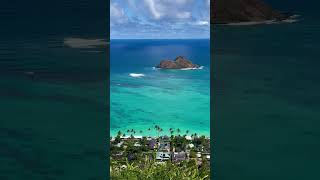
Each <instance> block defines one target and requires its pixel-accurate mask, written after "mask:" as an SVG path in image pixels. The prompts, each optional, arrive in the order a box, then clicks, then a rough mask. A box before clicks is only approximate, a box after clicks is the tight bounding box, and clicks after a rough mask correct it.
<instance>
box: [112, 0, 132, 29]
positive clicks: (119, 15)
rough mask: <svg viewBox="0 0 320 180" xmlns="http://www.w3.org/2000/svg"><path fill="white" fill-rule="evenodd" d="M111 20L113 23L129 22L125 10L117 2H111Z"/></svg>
mask: <svg viewBox="0 0 320 180" xmlns="http://www.w3.org/2000/svg"><path fill="white" fill-rule="evenodd" d="M110 21H111V24H115V23H117V24H122V23H126V22H128V17H127V16H126V14H125V13H124V10H123V9H122V8H120V7H118V5H117V4H116V3H111V4H110Z"/></svg>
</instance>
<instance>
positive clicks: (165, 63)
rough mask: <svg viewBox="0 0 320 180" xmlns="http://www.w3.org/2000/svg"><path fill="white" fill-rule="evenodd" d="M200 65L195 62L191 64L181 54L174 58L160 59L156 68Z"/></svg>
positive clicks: (195, 66)
mask: <svg viewBox="0 0 320 180" xmlns="http://www.w3.org/2000/svg"><path fill="white" fill-rule="evenodd" d="M199 67H200V66H199V65H197V64H193V63H192V62H191V61H190V60H188V59H186V58H185V57H183V56H178V57H176V58H175V59H174V60H162V61H161V62H160V63H159V65H157V66H156V68H161V69H185V68H190V69H195V68H199Z"/></svg>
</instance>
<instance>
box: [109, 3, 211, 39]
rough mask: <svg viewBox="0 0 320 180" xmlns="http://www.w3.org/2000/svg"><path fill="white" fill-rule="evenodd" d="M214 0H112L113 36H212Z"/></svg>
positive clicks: (173, 37)
mask: <svg viewBox="0 0 320 180" xmlns="http://www.w3.org/2000/svg"><path fill="white" fill-rule="evenodd" d="M209 3H210V0H111V1H110V29H111V32H110V37H111V39H194V38H209V37H210V8H209V6H210V5H209Z"/></svg>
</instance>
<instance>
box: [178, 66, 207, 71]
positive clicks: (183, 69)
mask: <svg viewBox="0 0 320 180" xmlns="http://www.w3.org/2000/svg"><path fill="white" fill-rule="evenodd" d="M198 69H203V66H200V67H198V68H182V69H180V70H182V71H186V70H198Z"/></svg>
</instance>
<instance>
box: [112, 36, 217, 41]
mask: <svg viewBox="0 0 320 180" xmlns="http://www.w3.org/2000/svg"><path fill="white" fill-rule="evenodd" d="M198 39H203V40H207V39H208V40H210V39H211V38H210V37H209V38H110V40H198Z"/></svg>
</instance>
